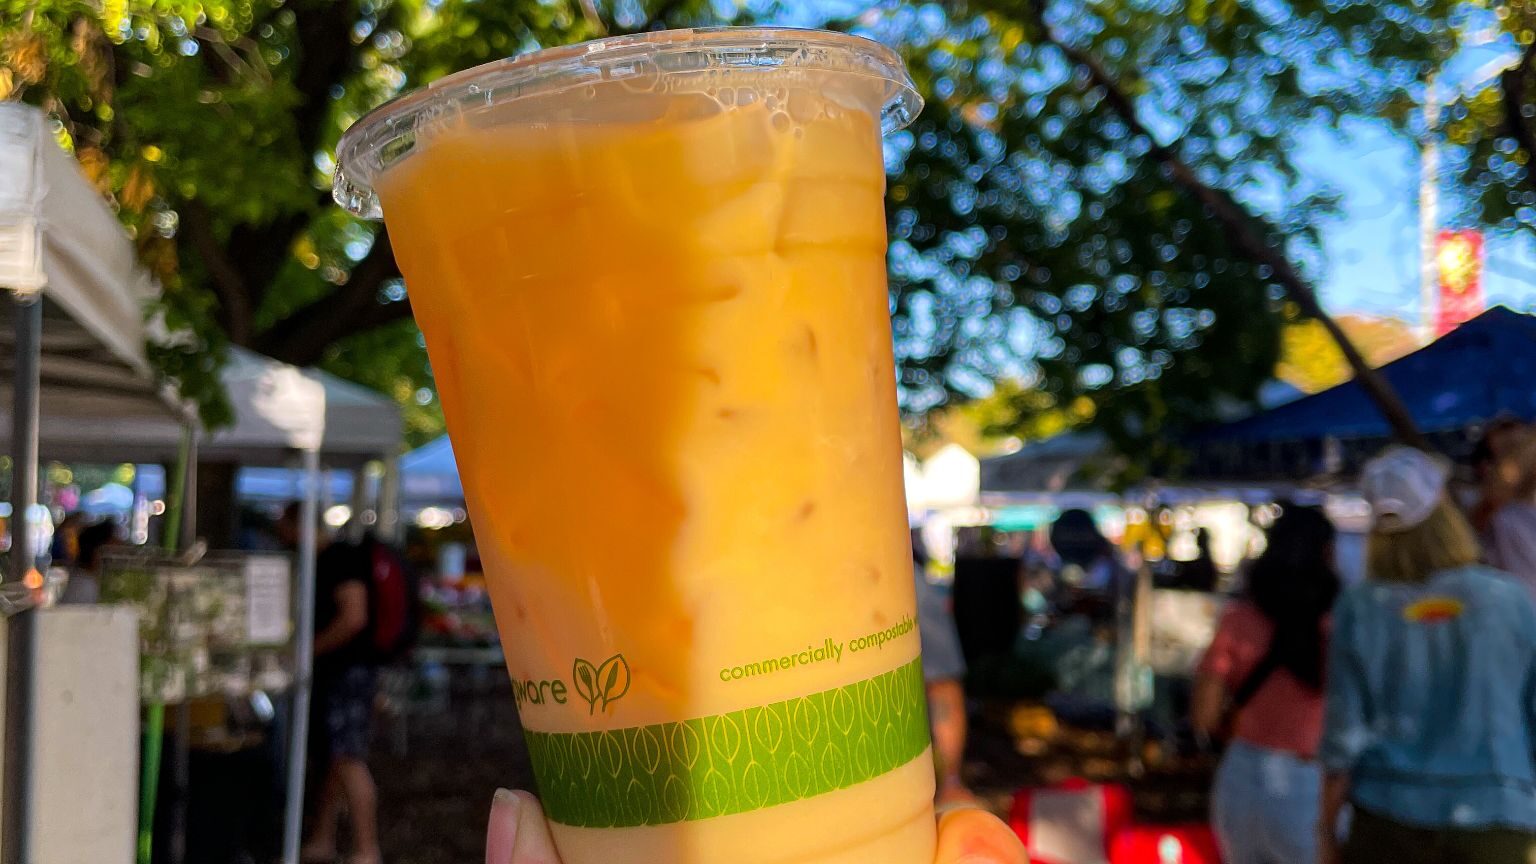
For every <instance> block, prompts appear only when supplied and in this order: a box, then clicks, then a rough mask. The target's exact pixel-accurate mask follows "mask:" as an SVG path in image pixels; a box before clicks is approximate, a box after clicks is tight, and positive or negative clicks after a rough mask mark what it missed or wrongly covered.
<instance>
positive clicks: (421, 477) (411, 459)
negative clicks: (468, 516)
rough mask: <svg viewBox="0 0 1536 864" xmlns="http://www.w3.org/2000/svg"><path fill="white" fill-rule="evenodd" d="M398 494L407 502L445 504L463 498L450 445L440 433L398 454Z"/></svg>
mask: <svg viewBox="0 0 1536 864" xmlns="http://www.w3.org/2000/svg"><path fill="white" fill-rule="evenodd" d="M400 497H401V498H402V499H403V500H404V501H405V502H406V503H407V504H413V503H418V504H447V503H453V502H458V501H463V500H464V484H463V482H461V481H460V480H459V467H458V463H456V462H455V461H454V458H453V445H451V444H449V443H448V436H447V435H443V436H441V437H439V438H436V439H434V440H432V441H428V442H427V443H426V444H423V445H421V446H420V447H417V448H416V449H415V450H412V451H411V452H409V453H407V454H405V455H404V456H401V457H400Z"/></svg>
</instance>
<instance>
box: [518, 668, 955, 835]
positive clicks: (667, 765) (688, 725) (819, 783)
mask: <svg viewBox="0 0 1536 864" xmlns="http://www.w3.org/2000/svg"><path fill="white" fill-rule="evenodd" d="M926 707H927V706H926V704H925V697H924V693H923V670H922V665H921V661H920V660H913V661H912V662H911V663H908V664H907V665H905V666H902V667H901V668H899V669H895V670H892V671H890V672H886V673H884V674H882V675H876V676H875V677H873V678H869V679H866V680H864V681H859V682H857V683H854V684H849V685H847V686H845V687H838V688H836V689H833V690H824V691H822V692H820V693H813V694H811V695H809V696H801V697H798V698H795V699H787V700H785V701H783V702H775V703H773V704H772V705H764V706H762V707H759V708H747V709H745V710H742V711H732V712H730V713H729V714H717V715H715V716H713V717H701V718H698V719H696V720H684V721H681V722H677V723H659V724H656V725H654V726H634V727H630V728H628V729H613V730H609V731H603V732H528V733H527V738H528V751H529V754H530V755H531V757H532V759H533V769H534V773H535V774H536V775H537V777H538V780H539V792H540V794H541V795H542V796H543V799H544V807H545V809H546V810H547V812H548V813H549V817H550V818H551V819H552V820H554V821H556V822H559V823H561V824H563V825H573V826H578V827H584V828H628V827H634V826H639V825H666V824H670V823H673V822H685V821H689V820H694V819H708V818H711V817H714V816H725V815H728V814H731V813H745V812H748V811H751V810H761V809H763V808H765V807H772V806H774V805H777V804H785V803H788V802H790V801H798V800H800V799H802V798H810V797H812V796H815V795H821V794H824V793H827V792H832V791H834V790H837V789H846V788H848V787H850V786H854V785H857V784H859V783H863V782H865V781H867V780H872V779H874V778H875V777H879V776H880V775H882V774H885V773H887V772H890V771H893V770H895V769H896V768H900V767H901V766H903V765H905V764H907V763H908V762H911V761H912V760H913V759H916V758H917V757H918V756H920V755H922V753H923V751H925V750H926V749H927V748H928V743H929V739H928V717H927V711H926Z"/></svg>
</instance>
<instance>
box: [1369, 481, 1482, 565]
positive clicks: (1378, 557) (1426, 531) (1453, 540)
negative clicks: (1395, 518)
mask: <svg viewBox="0 0 1536 864" xmlns="http://www.w3.org/2000/svg"><path fill="white" fill-rule="evenodd" d="M1481 555H1482V552H1481V550H1480V549H1479V548H1478V544H1477V535H1476V534H1474V533H1473V532H1472V526H1471V525H1470V524H1469V523H1468V522H1467V520H1466V517H1464V516H1462V515H1461V511H1460V510H1458V509H1456V506H1455V505H1454V504H1452V503H1451V502H1450V500H1449V499H1447V498H1441V499H1440V503H1439V504H1437V505H1435V509H1434V512H1432V513H1430V514H1429V518H1428V519H1425V520H1424V521H1423V522H1421V523H1419V524H1418V525H1415V526H1413V527H1412V528H1409V529H1408V530H1406V531H1390V532H1389V531H1382V530H1380V529H1377V530H1374V531H1372V532H1371V536H1370V540H1369V542H1368V544H1367V547H1366V567H1367V569H1368V571H1369V573H1370V577H1371V578H1372V579H1379V580H1381V581H1382V582H1407V583H1411V584H1417V583H1420V582H1424V581H1426V580H1428V579H1429V577H1430V576H1433V575H1434V574H1436V573H1439V572H1440V571H1442V570H1454V569H1456V568H1457V567H1466V566H1467V565H1469V564H1476V563H1477V562H1478V560H1479V558H1480V557H1481Z"/></svg>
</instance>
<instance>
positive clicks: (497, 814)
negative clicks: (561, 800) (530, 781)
mask: <svg viewBox="0 0 1536 864" xmlns="http://www.w3.org/2000/svg"><path fill="white" fill-rule="evenodd" d="M485 864H560V856H559V855H558V854H557V853H556V852H555V843H554V841H553V840H552V839H551V838H550V836H549V825H548V824H547V823H546V822H545V821H544V808H542V807H540V806H539V799H537V798H535V797H533V796H532V795H530V794H528V793H527V792H513V791H511V790H509V789H497V790H496V796H495V797H494V798H493V799H492V800H491V819H490V824H489V825H488V826H487V828H486V833H485Z"/></svg>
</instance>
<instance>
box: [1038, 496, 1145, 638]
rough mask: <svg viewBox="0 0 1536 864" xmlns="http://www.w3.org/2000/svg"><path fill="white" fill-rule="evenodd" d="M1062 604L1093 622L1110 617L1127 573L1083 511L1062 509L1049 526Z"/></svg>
mask: <svg viewBox="0 0 1536 864" xmlns="http://www.w3.org/2000/svg"><path fill="white" fill-rule="evenodd" d="M1051 548H1053V549H1054V550H1056V555H1057V557H1059V558H1060V560H1061V582H1062V585H1063V588H1064V591H1063V593H1064V594H1065V596H1066V598H1067V600H1066V605H1067V606H1068V607H1071V608H1074V609H1076V610H1077V611H1080V612H1085V613H1087V614H1088V615H1089V616H1090V617H1092V618H1095V619H1104V618H1109V617H1113V611H1114V608H1115V603H1116V601H1117V599H1118V596H1119V594H1120V593H1121V592H1123V591H1124V590H1125V589H1126V586H1127V580H1128V579H1129V573H1128V572H1127V570H1126V568H1125V565H1124V564H1123V563H1122V562H1121V561H1120V557H1119V555H1117V554H1116V551H1115V547H1114V544H1113V543H1110V542H1109V540H1108V539H1107V538H1105V536H1104V535H1103V533H1102V532H1100V531H1099V527H1098V525H1097V524H1096V523H1095V522H1094V521H1093V514H1091V513H1089V512H1088V511H1087V510H1066V511H1063V512H1062V514H1061V515H1060V516H1058V517H1056V521H1055V522H1054V523H1052V525H1051Z"/></svg>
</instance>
